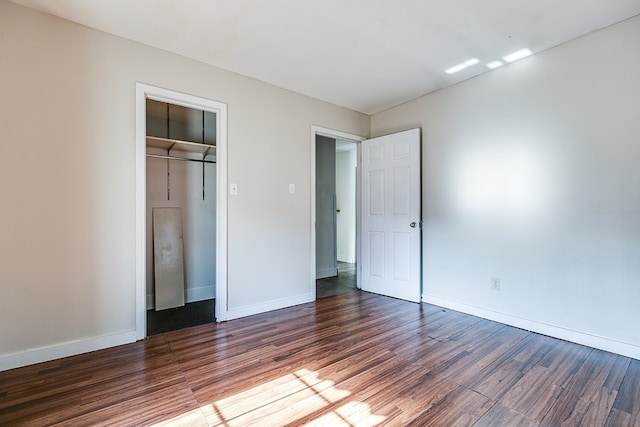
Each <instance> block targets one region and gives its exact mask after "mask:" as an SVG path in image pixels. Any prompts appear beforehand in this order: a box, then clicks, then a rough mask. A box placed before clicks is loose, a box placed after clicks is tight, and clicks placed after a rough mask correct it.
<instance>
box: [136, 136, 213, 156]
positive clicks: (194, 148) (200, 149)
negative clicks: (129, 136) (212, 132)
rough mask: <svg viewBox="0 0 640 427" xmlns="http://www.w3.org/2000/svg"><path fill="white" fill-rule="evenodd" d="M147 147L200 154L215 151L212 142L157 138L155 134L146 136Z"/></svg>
mask: <svg viewBox="0 0 640 427" xmlns="http://www.w3.org/2000/svg"><path fill="white" fill-rule="evenodd" d="M147 147H153V148H161V149H163V150H167V151H171V150H177V151H184V152H188V153H198V154H200V155H202V156H207V155H211V154H215V151H216V146H215V145H212V144H202V143H199V142H190V141H182V140H179V139H169V138H159V137H156V136H147Z"/></svg>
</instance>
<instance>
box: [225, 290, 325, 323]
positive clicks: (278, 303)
mask: <svg viewBox="0 0 640 427" xmlns="http://www.w3.org/2000/svg"><path fill="white" fill-rule="evenodd" d="M312 301H315V295H314V294H313V293H308V294H303V295H298V296H295V297H291V298H283V299H278V300H273V301H267V302H264V303H260V304H255V305H250V306H246V307H240V308H231V309H229V310H227V320H231V319H238V318H240V317H246V316H252V315H254V314H260V313H265V312H267V311H273V310H279V309H281V308H286V307H291V306H294V305H299V304H305V303H308V302H312Z"/></svg>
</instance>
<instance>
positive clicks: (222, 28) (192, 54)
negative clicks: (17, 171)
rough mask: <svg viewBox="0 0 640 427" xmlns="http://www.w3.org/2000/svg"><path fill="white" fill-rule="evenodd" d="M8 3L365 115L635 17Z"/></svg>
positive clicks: (315, 5) (417, 6)
mask: <svg viewBox="0 0 640 427" xmlns="http://www.w3.org/2000/svg"><path fill="white" fill-rule="evenodd" d="M13 1H14V2H15V3H18V4H22V5H25V6H28V7H32V8H34V9H38V10H42V11H45V12H48V13H51V14H53V15H57V16H60V17H62V18H66V19H68V20H71V21H75V22H77V23H80V24H83V25H86V26H88V27H92V28H96V29H99V30H102V31H105V32H108V33H112V34H115V35H118V36H121V37H124V38H127V39H131V40H135V41H138V42H141V43H144V44H147V45H150V46H154V47H158V48H160V49H164V50H167V51H170V52H174V53H178V54H180V55H183V56H186V57H189V58H193V59H196V60H199V61H202V62H205V63H208V64H211V65H215V66H218V67H221V68H224V69H227V70H230V71H235V72H237V73H240V74H244V75H246V76H250V77H253V78H256V79H259V80H262V81H265V82H269V83H272V84H274V85H277V86H280V87H283V88H287V89H290V90H292V91H295V92H299V93H302V94H305V95H309V96H312V97H314V98H318V99H322V100H325V101H328V102H331V103H334V104H337V105H340V106H344V107H347V108H350V109H353V110H356V111H361V112H364V113H368V114H372V113H376V112H379V111H382V110H384V109H387V108H390V107H392V106H394V105H398V104H400V103H403V102H406V101H408V100H411V99H414V98H416V97H418V96H421V95H424V94H426V93H429V92H433V91H435V90H437V89H440V88H443V87H446V86H449V85H452V84H455V83H458V82H460V81H463V80H466V79H468V78H471V77H474V76H476V75H478V74H481V73H484V72H488V71H489V70H488V68H487V67H486V66H485V64H486V63H487V62H490V61H493V60H496V59H500V58H501V57H502V56H504V55H506V54H508V53H511V52H513V51H515V50H518V49H521V48H525V47H526V48H529V49H531V50H532V51H533V52H534V53H537V52H540V51H542V50H545V49H548V48H550V47H553V46H557V45H559V44H561V43H563V42H565V41H568V40H571V39H573V38H576V37H579V36H581V35H583V34H586V33H588V32H591V31H594V30H597V29H599V28H603V27H606V26H609V25H611V24H614V23H616V22H620V21H622V20H624V19H627V18H630V17H632V16H635V15H638V14H640V0H395V1H388V0H315V1H312V0H270V1H259V0H180V1H176V0H135V1H134V0H56V1H52V0H13ZM470 58H478V59H479V60H480V63H479V64H477V65H474V66H471V67H468V68H467V69H465V70H463V71H461V72H459V73H456V74H453V75H448V74H446V73H445V72H444V70H445V69H447V68H449V67H451V66H453V65H456V64H458V63H460V62H463V61H465V60H467V59H470Z"/></svg>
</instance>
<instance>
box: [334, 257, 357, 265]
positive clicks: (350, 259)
mask: <svg viewBox="0 0 640 427" xmlns="http://www.w3.org/2000/svg"><path fill="white" fill-rule="evenodd" d="M338 262H346V263H349V264H355V263H356V257H354V256H349V255H345V256H340V255H338Z"/></svg>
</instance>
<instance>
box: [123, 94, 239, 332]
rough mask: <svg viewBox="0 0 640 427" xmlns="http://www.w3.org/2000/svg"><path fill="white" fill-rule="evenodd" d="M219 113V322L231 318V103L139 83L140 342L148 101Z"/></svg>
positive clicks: (141, 329)
mask: <svg viewBox="0 0 640 427" xmlns="http://www.w3.org/2000/svg"><path fill="white" fill-rule="evenodd" d="M147 98H149V99H153V100H155V101H161V102H167V103H170V104H176V105H181V106H183V107H188V108H195V109H198V110H204V111H210V112H212V113H215V114H216V132H217V135H216V162H217V167H216V187H217V189H216V308H215V310H216V321H218V322H222V321H225V320H226V319H227V104H224V103H221V102H217V101H212V100H210V99H206V98H201V97H197V96H193V95H188V94H184V93H180V92H175V91H172V90H168V89H163V88H160V87H155V86H151V85H148V84H144V83H136V279H135V286H136V290H135V295H136V339H138V340H140V339H143V338H145V337H146V333H147V324H146V323H147V320H146V309H147V307H146V257H147V254H146V209H147V206H146V198H147V183H146V179H147V178H146V167H147V166H146V165H147V163H146V133H147V131H146V101H147Z"/></svg>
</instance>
